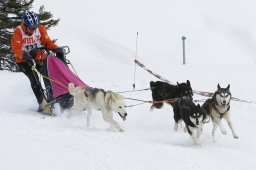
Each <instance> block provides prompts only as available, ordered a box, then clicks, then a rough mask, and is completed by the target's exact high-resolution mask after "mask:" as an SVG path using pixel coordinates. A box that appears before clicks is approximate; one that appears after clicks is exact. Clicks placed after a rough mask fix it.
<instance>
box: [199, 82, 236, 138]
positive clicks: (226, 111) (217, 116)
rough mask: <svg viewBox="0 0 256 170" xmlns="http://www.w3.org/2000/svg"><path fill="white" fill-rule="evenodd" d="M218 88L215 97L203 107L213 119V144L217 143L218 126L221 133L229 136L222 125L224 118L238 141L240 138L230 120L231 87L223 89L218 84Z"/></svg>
mask: <svg viewBox="0 0 256 170" xmlns="http://www.w3.org/2000/svg"><path fill="white" fill-rule="evenodd" d="M217 88H218V89H217V91H216V92H215V93H214V95H213V97H212V98H211V99H208V100H207V101H206V102H205V103H204V104H203V105H202V107H203V109H204V111H205V112H206V113H207V115H208V116H210V117H211V119H212V123H213V129H212V140H213V142H215V130H216V128H217V126H218V127H219V128H220V130H221V133H222V134H223V135H226V134H227V131H226V130H225V128H224V126H223V125H222V121H221V120H222V118H224V119H225V120H226V121H227V123H228V126H229V128H230V129H231V131H232V134H233V137H234V138H235V139H237V138H238V136H237V134H236V132H235V130H234V127H233V124H232V122H231V120H230V101H231V93H230V90H229V88H230V85H228V86H227V87H226V88H221V87H220V85H219V84H218V86H217Z"/></svg>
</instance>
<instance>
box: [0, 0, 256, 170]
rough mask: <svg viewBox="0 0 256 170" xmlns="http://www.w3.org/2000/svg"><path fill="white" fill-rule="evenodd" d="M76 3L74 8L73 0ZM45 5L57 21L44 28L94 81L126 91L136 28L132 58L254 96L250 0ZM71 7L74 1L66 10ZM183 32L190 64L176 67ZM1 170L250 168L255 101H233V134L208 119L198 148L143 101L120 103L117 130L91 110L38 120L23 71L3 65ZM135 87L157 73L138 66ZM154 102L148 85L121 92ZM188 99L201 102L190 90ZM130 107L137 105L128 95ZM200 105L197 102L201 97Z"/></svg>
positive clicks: (198, 84)
mask: <svg viewBox="0 0 256 170" xmlns="http://www.w3.org/2000/svg"><path fill="white" fill-rule="evenodd" d="M75 2H76V3H78V5H75V6H74V3H75ZM42 4H44V5H45V7H46V9H47V10H50V11H52V13H53V15H54V16H55V17H56V18H60V19H61V22H60V24H59V25H58V26H57V27H55V28H52V29H51V30H50V31H49V34H50V37H52V38H58V44H59V45H69V46H70V48H71V53H70V54H69V55H68V58H69V59H70V60H71V62H72V64H73V65H74V67H75V69H76V71H77V73H78V75H79V77H80V78H81V79H82V80H83V81H85V83H87V84H89V85H90V86H93V87H98V88H104V89H106V90H112V91H127V90H132V84H133V80H134V77H133V76H134V63H133V60H134V57H135V54H136V52H135V49H136V33H137V32H139V37H138V52H137V59H138V60H139V61H141V62H142V63H143V64H145V65H146V66H147V67H148V68H150V69H152V70H153V71H154V72H156V73H158V74H160V75H162V76H163V77H165V78H167V79H168V80H170V81H171V82H173V83H176V82H177V81H178V82H184V81H186V80H190V82H191V84H192V88H193V89H194V90H201V91H209V92H214V91H215V90H216V89H217V84H218V83H219V84H220V85H221V86H222V87H226V86H227V85H228V84H230V86H231V87H230V89H231V92H232V95H233V97H237V98H240V99H245V100H248V101H256V92H255V91H254V87H255V86H256V81H255V80H254V78H253V77H254V73H255V72H256V68H255V49H256V48H255V47H256V44H255V43H256V39H255V37H256V34H255V31H254V30H255V27H256V24H255V22H253V21H255V19H256V18H255V17H256V15H255V10H254V7H255V2H254V1H252V0H245V1H236V2H234V1H231V0H226V1H220V0H215V1H211V2H210V1H203V0H195V1H188V0H184V1H176V0H175V1H168V0H158V1H157V2H156V1H146V0H141V1H135V0H130V1H125V2H123V1H117V0H108V1H100V0H93V1H92V0H85V1H65V2H63V1H60V0H55V1H49V2H47V3H45V1H43V0H38V1H36V2H35V5H34V6H35V9H38V7H39V6H40V5H42ZM71 6H72V8H70V7H71ZM182 36H186V37H187V40H186V56H187V64H186V65H182V41H181V37H182ZM0 76H1V80H2V81H1V82H2V83H1V84H0V88H1V90H0V96H1V97H0V108H1V109H0V134H1V140H0V160H1V161H0V162H1V163H0V169H4V170H17V169H22V170H32V169H37V170H41V169H42V170H45V169H54V170H70V169H75V170H80V169H81V170H84V169H86V170H87V169H88V170H91V169H99V170H105V169H108V170H119V169H122V170H142V169H143V170H144V169H145V170H155V169H161V170H165V169H166V170H167V169H175V170H176V169H177V170H181V169H191V170H193V169H195V170H201V169H202V170H203V169H209V170H216V169H223V170H230V169H232V170H241V169H248V170H252V169H254V167H255V166H256V158H255V152H256V147H255V143H256V137H255V131H256V127H255V125H254V123H255V121H256V116H255V110H256V105H255V103H242V102H235V101H232V102H231V119H232V121H233V124H234V128H235V129H236V131H237V133H238V136H239V139H233V137H232V134H231V131H230V129H229V128H228V126H227V124H226V122H224V126H225V127H226V129H227V131H228V134H227V135H226V136H224V135H222V134H221V132H220V130H219V129H218V130H217V132H216V140H217V141H216V143H213V142H212V140H211V129H212V125H211V123H209V124H205V125H204V128H203V134H202V137H201V139H200V143H199V145H194V144H193V142H192V140H191V138H190V137H189V135H188V134H187V133H184V132H183V131H182V130H179V131H178V132H175V131H174V130H173V127H174V120H173V118H172V117H173V112H172V108H171V106H169V105H165V106H164V108H163V109H161V110H154V111H153V112H150V104H148V103H145V104H142V105H138V106H136V107H130V108H127V112H128V116H127V120H126V121H122V119H121V118H120V117H119V116H118V115H117V114H115V115H114V119H115V120H117V121H118V122H119V124H120V125H121V126H122V127H123V128H124V130H125V131H124V132H123V133H120V132H117V131H116V130H115V129H113V128H109V125H108V124H107V123H106V122H105V121H104V120H103V119H102V116H101V113H100V112H96V111H94V112H93V114H92V120H91V127H90V128H87V127H86V117H85V116H86V113H85V112H83V113H76V114H74V115H72V116H71V117H70V118H68V117H67V116H66V115H65V114H61V113H60V112H59V110H58V107H56V110H55V111H56V112H57V113H58V116H57V117H43V116H42V115H40V114H38V113H37V112H36V109H37V103H36V99H35V97H34V96H33V94H32V90H31V89H30V85H29V82H28V80H27V78H26V77H25V76H24V75H23V74H22V73H10V72H6V71H2V72H0ZM135 78H136V79H135V80H136V81H135V83H136V89H144V88H148V87H149V82H150V81H151V80H158V79H157V78H155V77H153V76H152V75H150V74H149V73H148V72H146V71H145V70H143V69H141V68H140V67H138V66H137V68H136V77H135ZM123 95H124V96H125V97H131V98H136V99H142V100H151V94H150V91H141V92H131V93H123ZM194 99H199V100H201V99H206V98H205V97H203V96H199V95H194ZM126 102H127V105H131V104H137V103H138V102H136V101H131V100H126ZM200 104H202V103H200Z"/></svg>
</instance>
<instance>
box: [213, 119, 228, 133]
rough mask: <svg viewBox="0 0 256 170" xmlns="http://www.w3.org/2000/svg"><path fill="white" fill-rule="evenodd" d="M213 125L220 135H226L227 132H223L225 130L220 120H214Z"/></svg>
mask: <svg viewBox="0 0 256 170" xmlns="http://www.w3.org/2000/svg"><path fill="white" fill-rule="evenodd" d="M215 123H216V124H217V125H218V126H219V128H220V131H221V133H222V134H223V135H226V134H227V131H226V130H225V128H224V126H223V124H222V121H221V119H219V120H215Z"/></svg>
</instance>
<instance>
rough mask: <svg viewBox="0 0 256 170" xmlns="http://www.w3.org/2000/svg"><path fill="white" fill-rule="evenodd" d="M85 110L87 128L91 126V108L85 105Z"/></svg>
mask: <svg viewBox="0 0 256 170" xmlns="http://www.w3.org/2000/svg"><path fill="white" fill-rule="evenodd" d="M86 110H87V116H86V118H87V119H86V121H87V128H89V127H90V126H91V115H92V109H91V108H89V107H86Z"/></svg>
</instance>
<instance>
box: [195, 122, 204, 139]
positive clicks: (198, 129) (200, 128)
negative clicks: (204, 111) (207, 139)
mask: <svg viewBox="0 0 256 170" xmlns="http://www.w3.org/2000/svg"><path fill="white" fill-rule="evenodd" d="M202 128H203V126H202V125H201V126H198V127H197V129H196V138H197V140H198V141H199V139H200V137H201V133H202Z"/></svg>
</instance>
